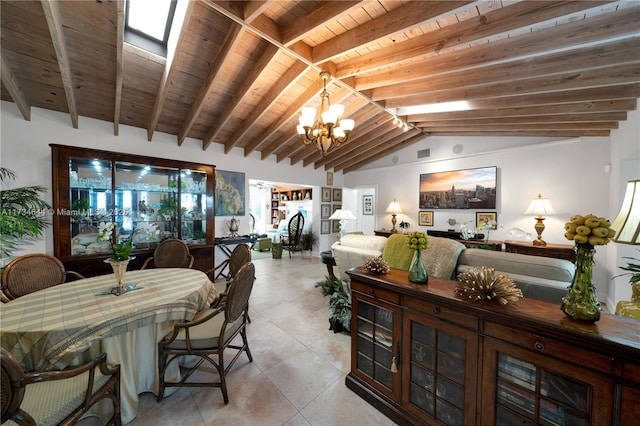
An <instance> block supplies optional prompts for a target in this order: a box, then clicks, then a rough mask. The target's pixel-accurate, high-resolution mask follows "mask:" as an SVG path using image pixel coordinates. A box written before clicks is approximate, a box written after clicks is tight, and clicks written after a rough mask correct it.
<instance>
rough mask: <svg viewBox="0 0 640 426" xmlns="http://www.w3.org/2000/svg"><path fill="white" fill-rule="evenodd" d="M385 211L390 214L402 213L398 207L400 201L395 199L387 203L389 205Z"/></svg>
mask: <svg viewBox="0 0 640 426" xmlns="http://www.w3.org/2000/svg"><path fill="white" fill-rule="evenodd" d="M385 211H386V213H391V214H400V213H402V209H401V208H400V203H398V202H397V201H396V200H395V199H394V200H393V201H392V202H390V203H389V207H387V210H385Z"/></svg>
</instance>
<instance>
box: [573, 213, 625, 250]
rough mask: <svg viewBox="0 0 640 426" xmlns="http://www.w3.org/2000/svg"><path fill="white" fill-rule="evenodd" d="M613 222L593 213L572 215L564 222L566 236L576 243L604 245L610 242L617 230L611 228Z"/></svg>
mask: <svg viewBox="0 0 640 426" xmlns="http://www.w3.org/2000/svg"><path fill="white" fill-rule="evenodd" d="M610 226H611V222H610V221H609V219H605V218H604V217H598V216H596V215H593V214H588V215H585V216H581V215H579V214H577V215H574V216H571V218H570V219H569V222H567V223H565V224H564V230H565V233H564V237H565V238H566V239H567V240H569V241H575V242H576V244H589V245H592V246H603V245H605V244H609V242H610V241H611V238H613V237H614V236H615V235H616V231H615V230H614V229H611V228H610Z"/></svg>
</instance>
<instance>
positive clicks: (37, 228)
mask: <svg viewBox="0 0 640 426" xmlns="http://www.w3.org/2000/svg"><path fill="white" fill-rule="evenodd" d="M6 179H11V180H15V179H16V174H15V172H13V171H12V170H9V169H7V168H4V167H0V182H4V181H5V180H6ZM46 191H47V190H46V189H45V187H43V186H40V185H35V186H23V187H19V188H13V189H2V190H0V236H1V237H0V257H8V256H11V254H12V253H13V252H14V251H15V250H16V249H17V248H18V246H19V245H21V244H22V243H24V242H26V241H27V240H29V239H33V238H38V237H41V236H42V235H43V234H44V229H45V228H46V227H47V226H49V222H48V221H47V219H46V213H47V212H48V211H49V209H51V206H50V205H49V204H48V203H47V202H45V201H44V200H42V199H41V198H40V196H41V194H43V193H45V192H46Z"/></svg>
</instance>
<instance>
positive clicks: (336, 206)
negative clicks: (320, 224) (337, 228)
mask: <svg viewBox="0 0 640 426" xmlns="http://www.w3.org/2000/svg"><path fill="white" fill-rule="evenodd" d="M341 208H342V206H341V205H340V204H334V205H333V207H332V208H331V214H334V213H335V212H336V210H338V209H341Z"/></svg>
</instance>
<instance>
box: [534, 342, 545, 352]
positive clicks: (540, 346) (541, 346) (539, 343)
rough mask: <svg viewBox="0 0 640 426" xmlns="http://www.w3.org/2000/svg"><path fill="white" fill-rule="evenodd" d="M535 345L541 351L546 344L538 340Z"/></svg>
mask: <svg viewBox="0 0 640 426" xmlns="http://www.w3.org/2000/svg"><path fill="white" fill-rule="evenodd" d="M533 346H534V347H535V348H536V349H537V350H539V351H544V344H543V343H542V342H536V343H534V344H533Z"/></svg>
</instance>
